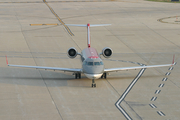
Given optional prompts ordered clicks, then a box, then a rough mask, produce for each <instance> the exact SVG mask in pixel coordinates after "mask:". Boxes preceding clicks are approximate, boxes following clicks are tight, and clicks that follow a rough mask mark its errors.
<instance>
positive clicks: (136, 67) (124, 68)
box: [104, 63, 175, 72]
mask: <svg viewBox="0 0 180 120" xmlns="http://www.w3.org/2000/svg"><path fill="white" fill-rule="evenodd" d="M173 65H175V63H173V64H164V65H150V66H135V67H122V68H109V69H104V72H114V71H123V70H135V69H142V68H155V67H167V66H173Z"/></svg>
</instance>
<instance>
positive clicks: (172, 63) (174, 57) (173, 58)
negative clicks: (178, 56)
mask: <svg viewBox="0 0 180 120" xmlns="http://www.w3.org/2000/svg"><path fill="white" fill-rule="evenodd" d="M174 58H175V55H173V61H172V64H174Z"/></svg>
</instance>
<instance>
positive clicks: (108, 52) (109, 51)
mask: <svg viewBox="0 0 180 120" xmlns="http://www.w3.org/2000/svg"><path fill="white" fill-rule="evenodd" d="M112 53H113V51H112V49H111V48H109V47H105V48H104V49H103V50H102V53H101V54H102V55H103V56H104V57H105V58H110V57H111V55H112Z"/></svg>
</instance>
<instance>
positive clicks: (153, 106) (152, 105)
mask: <svg viewBox="0 0 180 120" xmlns="http://www.w3.org/2000/svg"><path fill="white" fill-rule="evenodd" d="M149 105H150V106H151V107H152V108H157V107H156V106H155V105H154V104H149Z"/></svg>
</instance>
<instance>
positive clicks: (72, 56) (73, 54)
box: [67, 47, 78, 58]
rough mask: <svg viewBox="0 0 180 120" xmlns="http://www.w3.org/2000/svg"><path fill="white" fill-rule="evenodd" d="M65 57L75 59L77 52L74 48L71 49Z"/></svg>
mask: <svg viewBox="0 0 180 120" xmlns="http://www.w3.org/2000/svg"><path fill="white" fill-rule="evenodd" d="M67 55H68V57H69V58H75V57H76V56H77V55H78V51H77V50H76V49H75V48H73V47H71V48H69V49H68V51H67Z"/></svg>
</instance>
